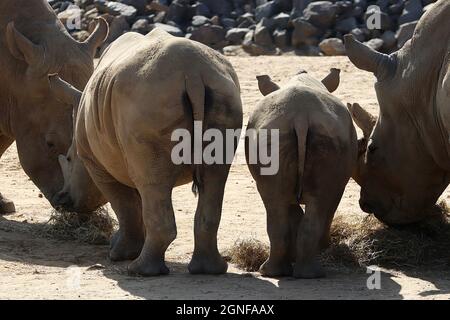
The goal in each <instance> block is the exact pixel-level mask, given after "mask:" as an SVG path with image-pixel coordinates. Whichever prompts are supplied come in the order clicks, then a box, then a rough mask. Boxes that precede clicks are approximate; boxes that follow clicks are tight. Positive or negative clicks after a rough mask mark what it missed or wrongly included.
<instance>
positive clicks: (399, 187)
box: [345, 0, 450, 224]
mask: <svg viewBox="0 0 450 320" xmlns="http://www.w3.org/2000/svg"><path fill="white" fill-rule="evenodd" d="M345 45H346V50H347V53H348V56H349V58H350V60H351V61H352V62H353V63H354V64H355V65H356V66H357V67H358V68H360V69H363V70H366V71H370V72H373V73H374V74H375V76H376V77H377V80H378V81H377V83H376V84H375V89H376V92H377V97H378V102H379V105H380V115H379V118H378V120H377V121H376V122H375V121H373V117H371V116H370V115H368V114H367V113H365V112H364V110H363V109H362V108H360V107H359V106H354V108H353V109H354V110H353V117H354V119H355V122H356V123H357V124H358V125H359V126H360V127H361V129H362V130H363V131H364V135H365V137H364V138H363V139H364V140H361V141H360V146H363V151H364V152H361V154H360V157H359V165H358V168H357V170H356V171H355V175H354V178H355V180H356V181H357V182H358V183H359V184H360V185H361V198H360V205H361V208H362V209H363V210H364V211H366V212H368V213H374V214H375V216H376V217H377V218H378V219H380V220H381V221H383V222H385V223H387V224H406V223H412V222H416V221H420V220H423V219H425V218H427V217H429V215H430V212H433V210H431V209H432V207H433V206H434V204H435V203H436V201H437V199H438V198H439V196H440V195H441V194H442V192H443V191H444V190H445V188H446V187H447V186H448V184H449V182H450V141H449V135H450V97H449V94H448V92H449V89H448V88H449V83H448V74H449V69H448V68H449V63H450V1H448V0H440V1H437V2H436V3H435V5H434V6H433V7H432V8H431V9H430V10H428V11H427V12H426V13H425V14H424V16H423V17H422V19H421V20H420V21H419V23H418V25H417V28H416V30H415V32H414V36H413V38H412V40H411V41H408V42H407V43H406V44H405V45H404V47H403V48H402V49H401V50H399V51H398V52H395V53H393V54H391V55H385V54H381V53H378V52H375V51H373V50H372V49H370V48H368V47H366V46H364V45H363V44H361V43H359V42H358V41H356V40H355V39H354V38H353V37H352V36H350V35H348V36H346V39H345Z"/></svg>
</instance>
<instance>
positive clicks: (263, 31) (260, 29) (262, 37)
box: [254, 25, 273, 47]
mask: <svg viewBox="0 0 450 320" xmlns="http://www.w3.org/2000/svg"><path fill="white" fill-rule="evenodd" d="M254 39H255V40H254V41H255V43H256V44H257V45H260V46H263V47H271V46H272V45H273V40H272V35H271V34H270V30H269V29H268V28H267V27H264V26H262V25H257V26H256V29H255V38H254Z"/></svg>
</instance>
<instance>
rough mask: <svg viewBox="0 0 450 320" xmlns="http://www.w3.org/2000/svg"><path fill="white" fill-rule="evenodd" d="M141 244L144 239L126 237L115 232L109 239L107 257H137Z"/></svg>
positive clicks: (126, 258)
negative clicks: (109, 244) (109, 248)
mask: <svg viewBox="0 0 450 320" xmlns="http://www.w3.org/2000/svg"><path fill="white" fill-rule="evenodd" d="M143 245H144V239H132V238H129V237H128V238H127V237H124V236H123V235H122V234H120V233H119V232H116V233H115V234H114V236H113V237H112V239H111V250H110V251H109V258H110V259H111V260H112V261H124V260H134V259H136V258H137V257H139V255H140V253H141V251H142V247H143Z"/></svg>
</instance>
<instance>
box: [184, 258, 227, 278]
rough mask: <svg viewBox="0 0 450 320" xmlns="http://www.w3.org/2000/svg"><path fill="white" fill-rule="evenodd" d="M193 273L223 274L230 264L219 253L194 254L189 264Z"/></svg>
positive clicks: (189, 268) (190, 271)
mask: <svg viewBox="0 0 450 320" xmlns="http://www.w3.org/2000/svg"><path fill="white" fill-rule="evenodd" d="M188 270H189V273H191V274H223V273H226V272H227V270H228V264H227V263H226V262H225V260H224V259H223V258H222V256H221V255H220V254H219V253H217V254H209V255H208V254H203V255H199V254H194V255H193V256H192V260H191V262H190V263H189V266H188Z"/></svg>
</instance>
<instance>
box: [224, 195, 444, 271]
mask: <svg viewBox="0 0 450 320" xmlns="http://www.w3.org/2000/svg"><path fill="white" fill-rule="evenodd" d="M437 210H438V212H436V213H437V214H436V215H435V217H434V218H433V219H430V220H428V221H426V222H422V223H418V224H414V225H409V226H403V227H395V228H394V227H388V226H386V225H384V224H383V223H381V222H380V221H378V220H377V219H376V218H375V217H374V216H372V215H370V216H363V215H361V216H354V215H352V216H346V215H337V216H336V217H335V219H334V221H333V225H332V227H331V244H330V247H329V248H328V249H327V250H325V251H324V252H323V253H322V255H321V260H322V262H323V263H324V265H325V266H327V267H331V268H332V267H336V268H338V267H351V268H355V267H366V266H370V265H378V266H382V267H387V268H394V269H395V268H408V267H437V268H439V267H448V266H449V265H450V215H449V212H450V210H449V208H448V207H447V205H446V203H445V202H441V203H439V205H438V206H437ZM226 253H227V256H228V257H229V260H230V261H231V262H232V263H234V264H235V265H236V266H237V267H238V268H240V269H242V270H245V271H257V270H258V269H259V267H260V266H261V265H262V263H263V262H264V261H265V260H266V259H267V257H268V255H269V247H268V246H267V245H266V244H264V243H262V242H260V241H259V240H256V239H253V238H249V239H244V240H239V241H237V242H236V243H235V244H234V246H233V247H232V248H231V249H229V250H228V251H227V252H226Z"/></svg>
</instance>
